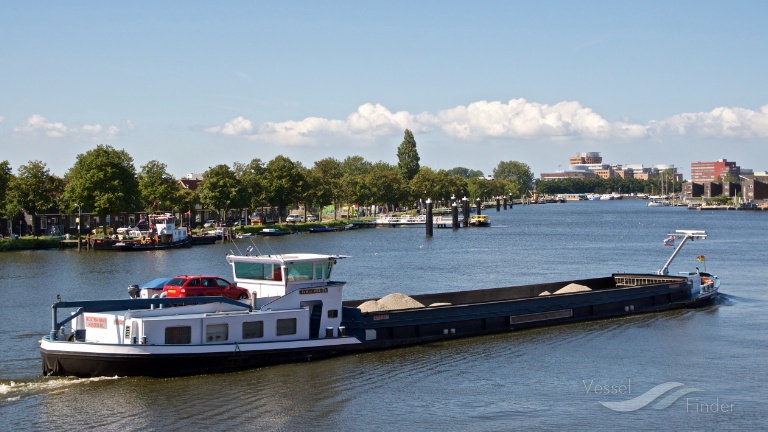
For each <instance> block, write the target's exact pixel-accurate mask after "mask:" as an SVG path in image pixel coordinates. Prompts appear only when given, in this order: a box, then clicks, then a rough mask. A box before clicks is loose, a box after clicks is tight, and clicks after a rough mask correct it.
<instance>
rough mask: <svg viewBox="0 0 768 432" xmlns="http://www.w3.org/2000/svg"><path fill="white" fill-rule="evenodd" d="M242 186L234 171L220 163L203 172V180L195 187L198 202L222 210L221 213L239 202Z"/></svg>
mask: <svg viewBox="0 0 768 432" xmlns="http://www.w3.org/2000/svg"><path fill="white" fill-rule="evenodd" d="M242 192H243V187H242V186H241V184H240V181H239V180H238V178H237V176H236V175H235V172H234V171H232V170H231V169H230V168H229V166H227V165H224V164H221V165H216V166H215V167H213V168H210V169H208V171H206V172H204V173H203V181H202V182H201V183H200V186H199V187H198V189H197V193H198V196H199V197H200V202H201V203H202V204H203V206H205V207H207V208H209V209H216V210H222V211H223V214H226V213H227V211H228V210H229V209H231V208H235V206H236V205H237V204H238V203H239V202H240V201H239V199H240V198H239V197H240V196H241V195H242Z"/></svg>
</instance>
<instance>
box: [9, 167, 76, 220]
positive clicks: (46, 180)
mask: <svg viewBox="0 0 768 432" xmlns="http://www.w3.org/2000/svg"><path fill="white" fill-rule="evenodd" d="M63 190H64V185H63V182H62V181H61V179H58V178H57V177H56V176H54V175H52V174H51V173H50V171H49V170H48V168H47V167H46V165H45V164H44V163H43V162H40V161H30V162H29V164H27V165H22V166H20V167H19V174H18V175H17V176H16V177H13V178H12V179H11V181H10V182H9V184H8V191H7V192H6V199H5V202H6V206H5V207H6V210H5V213H6V214H8V215H15V214H18V213H19V212H20V211H24V212H26V213H27V214H30V215H33V216H34V215H36V214H38V213H44V212H47V211H49V210H51V209H53V208H54V207H56V204H57V203H58V201H59V199H60V197H61V195H62V193H63ZM34 226H37V224H35V225H34Z"/></svg>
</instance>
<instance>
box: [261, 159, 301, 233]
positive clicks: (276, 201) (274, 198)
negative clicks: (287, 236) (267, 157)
mask: <svg viewBox="0 0 768 432" xmlns="http://www.w3.org/2000/svg"><path fill="white" fill-rule="evenodd" d="M304 181H305V179H304V176H303V175H302V173H301V166H300V165H299V164H297V163H296V162H294V161H292V160H291V159H289V158H287V157H285V156H283V155H278V156H275V158H274V159H272V160H271V161H269V162H268V163H267V172H266V174H265V175H264V192H265V197H266V200H267V202H269V203H270V204H271V205H273V206H275V207H277V210H278V214H279V215H280V216H279V217H280V219H281V220H282V211H283V209H285V208H286V207H288V206H289V205H291V204H293V203H295V202H297V201H298V200H299V198H300V194H301V191H302V190H303V187H304V186H303V185H304Z"/></svg>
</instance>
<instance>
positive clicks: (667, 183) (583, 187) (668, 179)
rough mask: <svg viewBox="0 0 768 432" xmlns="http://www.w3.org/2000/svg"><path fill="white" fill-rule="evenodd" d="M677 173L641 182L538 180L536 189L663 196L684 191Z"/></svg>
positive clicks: (546, 192)
mask: <svg viewBox="0 0 768 432" xmlns="http://www.w3.org/2000/svg"><path fill="white" fill-rule="evenodd" d="M674 176H675V173H674V172H672V170H665V171H662V172H661V173H660V175H659V176H658V177H655V178H652V179H648V180H641V179H636V178H621V177H611V178H600V177H594V178H586V179H577V178H566V179H551V180H536V181H535V185H536V186H535V187H536V190H537V191H538V192H539V194H543V195H558V194H587V193H595V194H605V193H611V192H617V193H618V192H620V193H622V194H632V193H634V194H648V195H661V193H662V191H664V193H665V194H672V193H680V192H682V190H683V182H674V181H672V180H673V179H674Z"/></svg>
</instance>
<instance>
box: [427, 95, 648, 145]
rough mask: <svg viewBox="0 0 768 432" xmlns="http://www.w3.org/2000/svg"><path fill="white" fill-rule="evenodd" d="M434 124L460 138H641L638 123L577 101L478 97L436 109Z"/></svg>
mask: <svg viewBox="0 0 768 432" xmlns="http://www.w3.org/2000/svg"><path fill="white" fill-rule="evenodd" d="M436 118H437V121H436V123H437V126H439V127H440V128H441V129H442V130H443V131H445V132H446V133H447V134H448V135H451V136H454V137H457V138H462V139H473V140H474V139H484V138H542V137H551V138H563V137H586V138H594V139H608V138H613V139H626V138H630V139H637V138H645V137H646V136H647V132H646V131H645V128H644V127H643V126H642V125H635V124H629V123H623V122H614V123H611V122H608V121H607V120H605V119H604V118H602V117H601V116H600V115H598V114H596V113H595V112H594V111H592V110H591V109H589V108H584V107H582V106H581V104H580V103H578V102H571V101H566V102H560V103H557V104H555V105H547V104H539V103H531V102H528V101H526V100H525V99H512V100H511V101H509V102H508V103H506V104H505V103H502V102H498V101H494V102H487V101H479V102H474V103H471V104H469V105H468V106H466V107H464V106H459V107H456V108H453V109H449V110H445V111H440V112H439V113H437V116H436Z"/></svg>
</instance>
